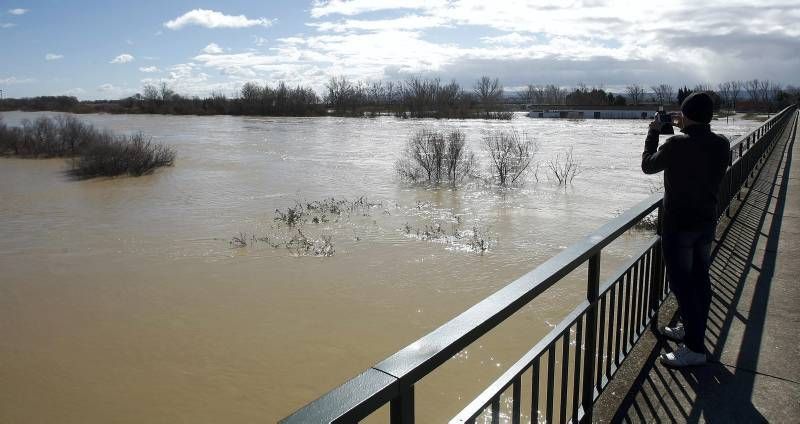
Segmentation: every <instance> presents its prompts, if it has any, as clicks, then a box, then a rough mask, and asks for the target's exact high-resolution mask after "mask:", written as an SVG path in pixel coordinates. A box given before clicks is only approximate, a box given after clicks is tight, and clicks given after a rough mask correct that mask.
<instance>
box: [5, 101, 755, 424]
mask: <svg viewBox="0 0 800 424" xmlns="http://www.w3.org/2000/svg"><path fill="white" fill-rule="evenodd" d="M39 115H41V114H36V113H22V112H9V113H3V114H2V117H3V119H4V121H5V122H6V123H8V124H12V125H18V124H19V123H20V122H21V121H22V120H23V119H33V118H35V117H36V116H39ZM80 118H81V119H84V120H86V121H88V122H91V123H93V124H95V125H96V126H98V127H102V128H108V129H111V130H113V131H116V132H119V133H131V132H136V131H143V132H144V133H145V134H147V135H150V136H152V137H154V139H155V140H156V141H158V142H160V143H165V144H168V145H170V146H173V147H174V148H175V149H176V150H177V152H178V159H177V161H176V164H175V166H174V167H172V168H163V169H160V170H158V171H156V173H155V174H153V175H149V176H145V177H141V178H117V179H94V180H87V181H74V180H70V179H69V178H67V177H66V176H65V175H64V171H65V170H66V169H68V163H67V162H66V161H64V160H61V159H48V160H29V159H12V158H0V199H1V200H0V382H2V384H0V422H2V423H6V422H8V423H38V422H59V423H106V422H114V423H141V422H148V423H174V422H191V423H217V422H227V423H251V422H273V421H275V420H277V419H280V418H282V417H284V416H286V415H287V414H289V413H291V412H292V411H294V410H295V409H297V408H299V407H300V406H302V405H304V404H305V403H307V402H309V401H311V400H313V399H314V398H316V397H318V396H319V395H321V394H323V393H325V392H326V391H327V390H329V389H331V388H333V387H335V386H337V385H338V384H340V383H342V382H344V381H345V380H346V379H348V378H350V377H352V376H354V375H356V374H357V373H359V372H360V371H362V370H364V369H365V368H367V367H369V366H370V365H372V364H374V363H375V362H377V361H379V360H381V359H383V358H384V357H385V356H387V355H389V354H391V353H393V352H394V351H396V350H398V349H400V348H402V347H404V346H406V345H407V344H408V343H410V342H412V341H414V340H416V339H417V338H419V337H420V336H422V335H424V334H426V333H427V332H429V331H431V330H432V329H434V328H436V327H438V326H439V325H441V324H442V323H444V322H445V321H447V320H448V319H450V318H452V317H454V316H455V315H457V314H458V313H460V312H462V311H463V310H465V309H466V308H468V307H469V306H471V305H473V304H474V303H476V302H478V301H479V300H481V299H483V298H484V297H486V296H487V295H489V294H491V293H493V292H494V291H496V290H497V289H499V288H500V287H503V286H504V285H505V284H507V283H508V282H510V281H511V280H513V279H515V278H517V277H519V276H520V275H522V274H524V273H525V272H527V271H529V270H531V269H532V268H534V267H535V266H536V265H537V264H540V263H542V262H543V261H545V260H546V259H547V258H549V257H551V256H553V255H554V254H556V253H558V252H559V251H560V250H561V249H563V248H564V247H566V246H568V245H570V244H571V243H574V242H575V241H577V240H578V239H580V238H581V237H582V236H583V235H585V234H586V233H588V232H590V231H592V230H593V229H595V228H596V227H598V226H599V225H601V224H602V223H604V222H605V221H607V220H608V219H610V218H612V217H614V216H615V215H616V214H617V213H618V212H619V211H622V210H624V209H626V208H628V207H630V206H632V205H633V204H635V203H637V202H638V201H640V200H642V199H643V198H644V197H646V196H647V195H648V194H649V193H650V191H651V189H652V188H653V187H654V186H655V185H657V183H658V181H659V180H660V178H661V177H660V175H658V176H645V175H643V174H642V173H641V170H640V168H639V161H640V158H641V152H642V148H643V139H644V134H645V132H646V129H647V122H644V121H611V120H585V121H570V120H550V119H529V118H525V117H524V116H518V117H517V118H516V119H514V120H512V121H510V122H498V121H481V120H470V121H455V120H454V121H449V120H442V121H433V120H400V119H395V118H390V117H382V118H376V119H354V118H349V119H345V118H244V117H226V116H217V117H176V116H144V115H133V116H131V115H82V116H80ZM757 124H758V123H757V122H754V121H745V120H736V121H733V122H731V123H726V122H725V121H724V120H723V121H714V122H712V129H714V130H715V131H717V132H720V133H722V134H725V135H727V136H729V138H731V139H735V138H736V137H737V136H739V135H743V134H745V133H746V132H747V131H748V129H750V128H753V127H755V126H756V125H757ZM423 127H434V128H458V129H461V130H463V131H464V132H465V133H466V136H467V144H468V145H469V146H470V147H471V149H472V150H473V151H474V152H475V153H476V155H477V156H478V159H479V160H480V161H481V166H482V170H483V171H484V172H486V170H485V167H486V165H487V164H488V161H487V158H486V157H485V153H484V152H483V150H482V149H481V146H480V137H481V134H482V131H486V130H491V129H496V128H510V127H513V128H516V129H517V130H518V131H521V132H525V133H527V134H528V135H530V136H532V137H534V138H535V139H536V141H537V143H538V145H539V150H538V153H537V156H536V160H537V161H539V162H540V166H539V167H538V171H537V172H536V173H535V174H536V175H534V174H533V173H532V175H531V176H530V178H529V181H528V182H527V183H526V184H525V185H524V186H522V187H518V188H512V189H498V188H495V187H492V186H490V185H486V184H481V183H471V184H468V185H466V186H464V187H460V188H458V189H452V188H448V187H443V188H426V187H413V186H410V185H408V184H405V183H403V182H401V181H399V179H398V178H397V176H396V172H395V165H394V164H395V161H396V160H397V158H398V157H399V155H400V152H401V151H402V149H403V145H404V143H405V141H406V139H407V138H408V136H409V135H410V134H411V133H412V132H414V131H415V130H417V129H420V128H423ZM569 148H574V155H575V157H576V158H577V159H578V160H579V161H580V163H581V168H582V172H581V173H580V174H579V175H578V176H577V177H576V178H575V180H574V182H573V184H572V185H570V186H568V187H567V188H564V187H563V186H558V185H557V184H556V183H555V182H553V181H551V179H550V178H548V170H547V168H546V166H545V162H546V161H547V160H549V159H551V158H552V157H553V156H554V155H556V154H558V153H562V152H565V151H566V150H568V149H569ZM537 175H538V181H537V179H536V178H535V177H536V176H537ZM331 198H333V199H336V200H337V201H338V200H342V201H344V202H347V203H341V205H353V204H357V205H358V206H357V207H351V208H349V209H347V210H346V211H344V212H342V213H340V214H331V213H328V214H327V215H326V217H325V218H324V219H318V222H313V221H311V220H309V221H307V222H305V223H303V224H302V225H301V232H302V233H301V234H302V235H303V236H305V237H306V238H307V239H308V240H310V241H311V242H313V243H321V242H323V241H325V240H327V241H328V242H329V244H330V245H331V246H332V250H331V251H330V253H332V255H329V256H325V255H319V254H318V255H315V254H314V253H320V252H315V251H314V249H311V250H309V251H304V250H302V249H292V248H287V247H286V244H287V242H288V241H291V240H292V238H296V237H298V234H297V228H289V227H287V226H286V225H284V224H283V223H282V222H279V221H276V220H275V217H276V209H279V210H280V211H283V212H285V211H287V208H290V207H295V206H296V205H297V204H298V203H300V204H304V205H307V204H308V203H310V202H315V201H317V202H322V201H325V200H326V199H331ZM426 226H427V231H428V233H430V232H431V231H434V230H432V229H437V230H435V232H443V233H445V234H446V235H448V237H428V236H426ZM439 229H440V230H439ZM473 230H476V231H477V233H478V234H479V235H480V237H481V238H482V239H483V240H485V241H486V242H487V243H488V247H489V249H488V250H487V251H485V252H483V253H482V254H481V253H479V252H478V251H476V249H474V247H473V245H472V244H471V242H470V240H471V238H472V237H473V233H472V232H473ZM234 237H238V238H239V239H238V240H234ZM647 237H649V234H647V233H646V232H630V233H628V234H626V235H625V236H624V237H623V238H622V239H621V240H620V241H619V242H616V243H614V244H613V245H612V246H611V247H610V248H609V249H608V250H607V251H604V258H603V275H606V276H607V275H610V274H611V272H612V271H613V269H614V265H615V264H617V263H619V262H621V261H622V260H624V259H625V258H627V257H628V255H629V254H630V253H631V252H633V251H634V250H635V249H637V248H638V247H641V246H642V244H643V242H644V240H646V238H647ZM259 239H262V240H259ZM270 241H272V242H270ZM583 277H584V275H583V274H580V275H579V274H578V273H577V272H576V273H575V275H572V276H570V278H567V279H566V280H565V281H563V282H562V283H560V284H559V285H557V286H556V287H554V288H553V289H551V290H549V291H548V292H546V293H545V294H544V295H543V296H542V297H541V298H540V299H537V301H535V302H533V303H532V304H531V305H529V306H527V307H526V308H524V310H523V311H521V312H520V313H518V314H517V315H515V316H514V317H513V318H512V319H511V320H509V322H508V323H506V324H504V325H503V326H501V327H500V328H498V329H497V330H495V331H493V332H492V333H490V334H489V335H487V336H486V337H484V338H483V339H481V340H479V341H478V342H476V343H475V344H474V345H473V346H471V347H470V348H469V349H467V350H466V351H464V352H462V353H461V354H459V355H458V356H456V357H455V358H454V359H453V360H451V361H450V363H448V364H447V365H445V366H444V367H443V368H442V369H441V370H440V371H437V372H435V373H433V374H431V375H430V376H429V377H427V378H426V379H424V380H423V381H422V382H421V383H420V385H419V386H418V387H417V391H416V399H417V416H418V419H419V420H420V421H419V422H441V421H444V420H446V419H448V418H450V417H451V416H452V415H454V414H455V413H456V412H458V411H459V410H460V409H461V408H462V407H463V406H464V405H466V404H467V403H468V402H469V401H470V400H471V399H472V398H473V397H474V396H475V395H476V394H477V393H479V392H480V391H481V390H482V389H483V388H484V387H485V385H486V384H487V383H488V382H489V381H492V380H493V379H494V378H496V377H497V376H498V375H499V374H500V373H502V371H503V370H504V369H505V367H507V366H508V365H510V364H511V363H513V361H515V360H516V359H517V358H518V357H519V355H520V354H521V353H522V352H524V351H526V350H527V349H529V348H530V347H531V346H532V345H533V344H534V343H535V342H536V341H537V340H538V339H539V338H540V337H541V336H542V335H544V334H546V332H547V331H548V330H549V328H550V327H551V326H552V325H553V324H555V323H557V322H558V321H559V320H560V318H561V317H562V316H563V315H564V314H565V313H566V312H567V311H568V310H571V309H572V308H573V307H574V306H575V304H576V302H577V301H578V300H579V299H580V298H581V297H582V296H584V290H585V287H584V279H583Z"/></svg>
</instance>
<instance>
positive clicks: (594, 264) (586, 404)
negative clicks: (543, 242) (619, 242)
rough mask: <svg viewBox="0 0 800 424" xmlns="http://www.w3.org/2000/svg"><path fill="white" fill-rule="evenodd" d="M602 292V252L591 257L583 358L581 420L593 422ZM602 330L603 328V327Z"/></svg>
mask: <svg viewBox="0 0 800 424" xmlns="http://www.w3.org/2000/svg"><path fill="white" fill-rule="evenodd" d="M599 293H600V252H597V253H595V254H594V255H593V256H592V257H591V258H589V275H588V284H587V289H586V300H588V301H589V308H588V309H587V310H586V348H585V350H586V352H585V353H586V356H585V357H584V358H583V381H582V384H583V396H582V397H583V399H582V402H581V404H582V405H583V419H582V420H581V422H583V423H590V422H592V408H593V405H594V364H595V361H596V360H597V359H596V357H597V314H598V312H597V299H598V297H599ZM601 331H602V329H601Z"/></svg>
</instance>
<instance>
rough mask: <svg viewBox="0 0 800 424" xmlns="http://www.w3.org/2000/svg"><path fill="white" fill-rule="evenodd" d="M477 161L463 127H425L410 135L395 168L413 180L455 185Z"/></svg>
mask: <svg viewBox="0 0 800 424" xmlns="http://www.w3.org/2000/svg"><path fill="white" fill-rule="evenodd" d="M475 163H476V162H475V155H474V154H473V153H472V152H470V151H469V149H467V147H466V137H465V135H464V133H463V132H462V131H460V130H452V131H449V132H444V131H436V130H430V129H422V130H420V131H417V132H415V133H414V134H412V135H411V137H410V138H409V139H408V142H407V143H406V148H405V150H404V152H403V156H402V157H401V158H400V159H399V160H398V161H397V164H396V169H397V172H398V174H400V177H401V178H403V179H405V180H407V181H411V182H414V183H418V182H426V183H431V184H439V183H442V182H448V183H450V184H453V185H456V184H458V183H460V182H462V181H463V180H464V179H465V178H467V177H469V176H470V175H471V174H472V173H473V170H474V168H475Z"/></svg>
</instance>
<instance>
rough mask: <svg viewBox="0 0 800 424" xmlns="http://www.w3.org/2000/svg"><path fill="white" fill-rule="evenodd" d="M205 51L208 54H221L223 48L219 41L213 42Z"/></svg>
mask: <svg viewBox="0 0 800 424" xmlns="http://www.w3.org/2000/svg"><path fill="white" fill-rule="evenodd" d="M203 52H204V53H208V54H220V53H222V52H223V50H222V47H220V46H219V45H217V43H211V44H209V45H207V46H206V47H205V48H204V49H203Z"/></svg>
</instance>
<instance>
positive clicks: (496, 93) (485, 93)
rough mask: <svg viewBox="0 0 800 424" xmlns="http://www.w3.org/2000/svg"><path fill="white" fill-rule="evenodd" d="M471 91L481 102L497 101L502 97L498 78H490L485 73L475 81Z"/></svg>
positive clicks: (501, 87)
mask: <svg viewBox="0 0 800 424" xmlns="http://www.w3.org/2000/svg"><path fill="white" fill-rule="evenodd" d="M472 91H473V92H474V93H475V95H476V96H478V100H479V101H480V102H481V103H483V104H493V103H497V102H499V101H500V98H501V97H503V86H502V85H501V84H500V80H499V79H498V78H495V79H491V78H489V77H487V76H485V75H484V76H482V77H480V79H478V81H476V82H475V86H474V87H473V89H472Z"/></svg>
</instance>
